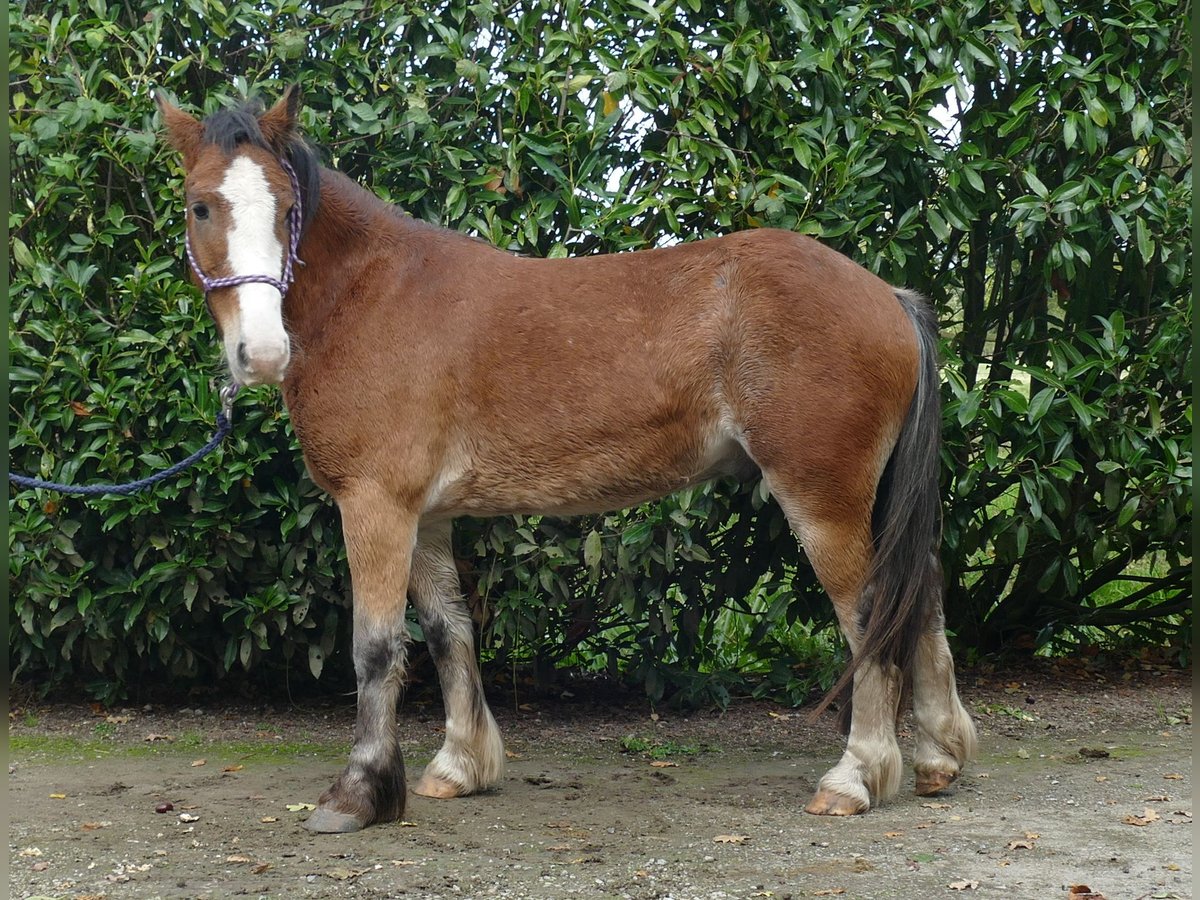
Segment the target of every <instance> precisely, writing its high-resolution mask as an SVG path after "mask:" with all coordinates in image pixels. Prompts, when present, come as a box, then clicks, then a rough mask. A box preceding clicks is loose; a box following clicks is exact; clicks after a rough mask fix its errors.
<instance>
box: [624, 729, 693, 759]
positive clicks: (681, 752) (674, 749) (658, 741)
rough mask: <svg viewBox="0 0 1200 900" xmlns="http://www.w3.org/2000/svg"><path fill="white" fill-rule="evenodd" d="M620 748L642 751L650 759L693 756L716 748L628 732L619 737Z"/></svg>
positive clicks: (631, 751)
mask: <svg viewBox="0 0 1200 900" xmlns="http://www.w3.org/2000/svg"><path fill="white" fill-rule="evenodd" d="M621 749H622V750H624V751H625V752H626V753H644V754H646V755H647V756H649V757H650V758H651V759H667V758H668V757H671V756H695V755H697V754H698V753H702V752H706V751H712V750H715V749H716V748H715V747H712V746H709V745H707V744H705V745H697V744H679V743H676V742H675V741H673V740H671V739H670V738H665V739H664V738H655V737H641V736H639V735H636V734H629V735H626V736H625V737H623V738H621Z"/></svg>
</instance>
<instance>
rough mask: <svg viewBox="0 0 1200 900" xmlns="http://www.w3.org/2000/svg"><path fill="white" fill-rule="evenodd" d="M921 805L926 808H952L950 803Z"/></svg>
mask: <svg viewBox="0 0 1200 900" xmlns="http://www.w3.org/2000/svg"><path fill="white" fill-rule="evenodd" d="M921 806H922V807H924V808H925V809H949V808H950V804H949V803H922V804H921Z"/></svg>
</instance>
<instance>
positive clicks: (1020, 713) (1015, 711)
mask: <svg viewBox="0 0 1200 900" xmlns="http://www.w3.org/2000/svg"><path fill="white" fill-rule="evenodd" d="M975 709H976V710H977V711H978V712H981V713H983V714H984V715H985V716H1008V717H1009V718H1013V719H1019V720H1020V721H1022V722H1033V721H1035V720H1036V719H1037V716H1034V715H1032V714H1031V713H1027V712H1025V710H1023V709H1019V708H1018V707H1015V706H1005V705H1004V704H1003V703H976V704H975Z"/></svg>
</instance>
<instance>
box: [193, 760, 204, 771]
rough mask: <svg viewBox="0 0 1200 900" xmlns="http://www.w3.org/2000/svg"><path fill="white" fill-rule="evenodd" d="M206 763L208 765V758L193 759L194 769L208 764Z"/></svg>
mask: <svg viewBox="0 0 1200 900" xmlns="http://www.w3.org/2000/svg"><path fill="white" fill-rule="evenodd" d="M206 765H208V760H207V759H193V760H192V768H193V769H195V768H197V767H198V766H206Z"/></svg>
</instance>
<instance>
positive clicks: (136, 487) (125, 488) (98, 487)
mask: <svg viewBox="0 0 1200 900" xmlns="http://www.w3.org/2000/svg"><path fill="white" fill-rule="evenodd" d="M237 389H238V388H237V385H230V386H228V387H225V388H222V389H221V411H220V412H219V413H217V431H216V434H214V435H213V436H212V437H211V438H210V439H209V441H208V443H207V444H205V445H204V446H203V447H201V448H200V449H199V450H197V451H196V452H195V453H193V454H192V455H191V456H189V457H188V458H187V459H183V460H180V461H179V462H177V463H175V465H173V466H170V467H169V468H166V469H163V470H162V471H161V472H156V473H155V474H153V475H151V476H149V477H148V478H141V479H139V480H137V481H130V482H128V483H126V484H88V485H82V486H75V485H70V484H59V483H58V482H56V481H42V480H41V479H40V478H29V477H27V476H25V475H17V474H14V473H13V472H9V473H8V480H9V481H11V482H12V483H13V484H15V485H16V486H17V487H19V488H26V489H28V488H42V489H44V490H48V491H58V492H59V493H61V494H74V495H75V496H78V497H99V496H101V495H102V494H121V495H125V496H128V495H130V494H136V493H137V492H138V491H144V490H145V489H146V488H148V487H150V486H151V485H154V484H158V483H159V482H160V481H165V480H166V479H168V478H172V477H174V476H175V475H178V474H179V473H180V472H182V471H183V470H184V469H186V468H188V467H189V466H193V465H195V464H196V463H198V462H199V461H200V460H202V459H204V457H206V456H208V454H210V453H212V452H213V451H214V450H216V449H217V446H218V445H219V444H220V443H221V441H223V440H225V438H227V437H228V436H229V432H230V431H231V430H232V426H231V425H230V424H229V416H228V413H229V411H230V409H232V407H233V397H234V395H235V394H236V393H237Z"/></svg>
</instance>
